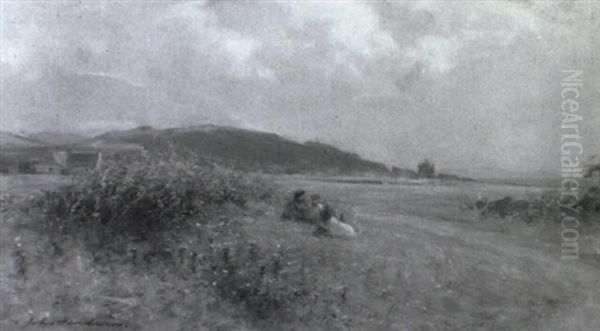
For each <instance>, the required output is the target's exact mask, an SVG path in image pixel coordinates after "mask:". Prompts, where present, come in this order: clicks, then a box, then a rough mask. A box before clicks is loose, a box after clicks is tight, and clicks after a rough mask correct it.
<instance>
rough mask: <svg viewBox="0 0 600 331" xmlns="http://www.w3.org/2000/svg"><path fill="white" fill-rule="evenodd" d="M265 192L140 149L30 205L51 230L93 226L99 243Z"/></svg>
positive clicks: (153, 230)
mask: <svg viewBox="0 0 600 331" xmlns="http://www.w3.org/2000/svg"><path fill="white" fill-rule="evenodd" d="M270 194H271V193H270V192H269V189H268V187H265V186H264V185H259V184H257V183H253V182H252V180H249V179H247V178H245V177H243V176H241V175H239V174H236V173H234V172H232V171H230V170H227V169H223V168H220V167H218V166H206V165H202V166H198V162H194V160H189V159H183V158H179V157H178V156H176V155H171V156H169V157H168V158H167V159H163V158H159V157H156V156H149V155H145V156H144V157H142V158H141V159H138V160H136V161H133V162H131V163H121V162H110V161H108V162H106V165H105V166H104V167H103V168H102V169H100V170H97V171H93V172H91V173H88V174H85V176H80V177H78V178H77V180H76V184H73V185H70V186H67V187H64V188H62V189H60V190H58V191H52V192H45V194H44V196H42V197H41V198H39V199H37V200H36V202H35V205H36V206H37V207H39V208H41V210H42V211H43V212H44V214H45V215H46V219H47V220H48V221H49V222H48V223H47V226H48V227H49V230H50V231H51V232H53V233H56V232H59V233H69V232H73V231H77V230H78V229H81V228H87V229H94V230H95V231H96V232H97V233H96V234H97V235H98V238H97V239H99V244H100V245H102V244H104V243H105V241H111V240H112V238H113V237H114V236H125V237H132V238H133V239H139V240H146V239H149V237H151V236H154V235H156V234H160V233H162V232H164V231H165V230H169V229H176V228H181V227H184V226H187V225H189V221H190V219H191V218H192V217H194V221H195V222H197V221H198V220H206V219H207V216H208V215H209V214H210V213H211V211H214V210H215V209H218V211H219V212H221V211H223V210H224V209H226V208H227V205H230V206H233V207H242V206H244V205H245V203H246V202H247V201H248V200H249V199H261V198H262V199H264V198H267V197H269V196H270Z"/></svg>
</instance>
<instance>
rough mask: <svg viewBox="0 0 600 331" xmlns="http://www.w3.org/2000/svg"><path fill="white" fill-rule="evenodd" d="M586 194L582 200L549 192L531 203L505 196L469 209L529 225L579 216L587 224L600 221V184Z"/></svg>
mask: <svg viewBox="0 0 600 331" xmlns="http://www.w3.org/2000/svg"><path fill="white" fill-rule="evenodd" d="M582 192H583V193H582V194H581V196H580V197H579V198H575V197H574V196H572V195H568V196H564V195H563V196H561V195H560V193H559V192H546V193H544V194H542V195H540V196H537V197H533V198H532V199H527V200H523V199H514V198H513V197H511V196H505V197H502V198H500V199H495V200H491V201H488V199H487V198H483V197H482V198H479V199H478V200H477V201H475V203H474V204H469V208H470V209H475V210H478V211H479V212H480V214H481V215H482V216H499V217H500V218H507V217H512V218H517V219H520V220H523V221H525V222H526V223H531V222H535V221H542V220H543V221H560V220H561V217H562V216H561V215H565V214H567V215H579V216H582V219H584V220H586V221H587V220H597V219H598V218H599V217H600V184H598V183H591V184H589V185H587V187H585V188H583V189H582Z"/></svg>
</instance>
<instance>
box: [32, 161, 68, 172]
mask: <svg viewBox="0 0 600 331" xmlns="http://www.w3.org/2000/svg"><path fill="white" fill-rule="evenodd" d="M34 167H35V172H36V173H38V174H53V175H61V174H64V173H65V169H64V168H63V167H62V166H61V165H60V164H56V163H38V164H35V165H34Z"/></svg>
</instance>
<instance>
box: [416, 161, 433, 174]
mask: <svg viewBox="0 0 600 331" xmlns="http://www.w3.org/2000/svg"><path fill="white" fill-rule="evenodd" d="M417 175H418V176H419V177H421V178H433V177H434V176H435V165H434V164H433V162H431V161H429V160H428V159H425V160H423V161H421V162H420V163H419V164H418V166H417Z"/></svg>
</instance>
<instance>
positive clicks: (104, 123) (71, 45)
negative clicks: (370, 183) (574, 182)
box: [0, 0, 600, 174]
mask: <svg viewBox="0 0 600 331" xmlns="http://www.w3.org/2000/svg"><path fill="white" fill-rule="evenodd" d="M599 15H600V4H598V2H594V1H591V2H583V1H582V2H571V1H569V2H553V1H546V2H534V1H491V0H488V1H480V2H476V1H468V2H467V1H465V2H450V1H440V2H425V1H387V2H383V1H381V2H367V1H352V2H350V1H344V2H326V1H310V2H299V1H293V2H292V1H281V2H277V1H260V2H258V1H255V2H252V1H246V2H236V3H234V2H216V1H215V2H210V1H207V2H204V1H194V2H166V1H160V2H159V1H147V2H141V1H140V2H137V1H136V2H134V1H126V2H102V1H93V2H92V1H89V2H87V1H85V0H83V1H77V2H60V3H58V2H57V3H52V2H24V1H14V2H11V1H3V2H2V17H1V25H2V36H1V41H2V44H1V47H0V49H1V56H2V57H1V61H2V62H1V69H2V71H1V83H2V95H1V97H2V98H1V107H2V109H1V110H2V112H1V123H0V124H1V129H2V130H7V131H11V132H15V133H18V132H35V131H44V130H50V131H60V130H62V131H74V132H83V133H90V134H93V133H99V132H101V131H103V130H110V129H128V128H132V127H136V126H139V125H152V126H155V127H176V126H189V125H197V124H204V123H213V124H220V125H232V126H238V127H243V128H249V129H257V130H263V131H270V132H276V133H279V134H282V135H284V136H286V137H290V138H293V139H297V140H301V141H303V140H309V139H319V140H320V141H322V142H327V143H332V144H334V145H337V146H340V147H343V148H344V149H347V150H352V151H355V152H358V153H360V154H361V155H363V156H365V157H368V158H372V159H375V160H379V161H383V162H385V163H388V164H395V165H400V166H407V167H411V168H412V167H414V165H415V164H416V162H417V161H418V160H419V159H421V158H424V157H430V158H432V159H433V160H434V161H435V162H436V164H437V165H438V167H441V168H446V169H466V170H469V171H471V172H473V173H478V174H479V173H482V172H484V173H485V171H486V169H498V168H499V169H505V170H507V171H510V172H514V173H521V174H530V173H538V172H539V171H544V172H552V171H554V172H556V171H558V170H559V166H560V165H559V162H560V159H559V155H558V151H559V150H560V131H559V126H560V102H561V96H560V82H561V79H562V78H563V77H564V76H565V74H563V73H562V72H561V71H562V70H568V69H582V70H583V71H584V75H583V78H584V86H583V88H582V89H581V94H582V95H581V98H580V99H579V101H580V104H581V113H582V115H583V116H584V118H585V120H584V121H583V122H582V128H581V130H582V133H583V134H584V136H585V140H584V144H585V149H586V152H587V153H592V152H593V153H596V152H598V151H599V150H598V149H599V148H600V147H598V146H600V137H599V135H600V134H599V132H600V112H599V110H598V104H599V101H600V83H599V81H598V78H597V77H600V69H599V65H598V61H599V59H598V56H599V52H600V37H599V35H600V24H599V19H600V18H599V17H598V16H599Z"/></svg>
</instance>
